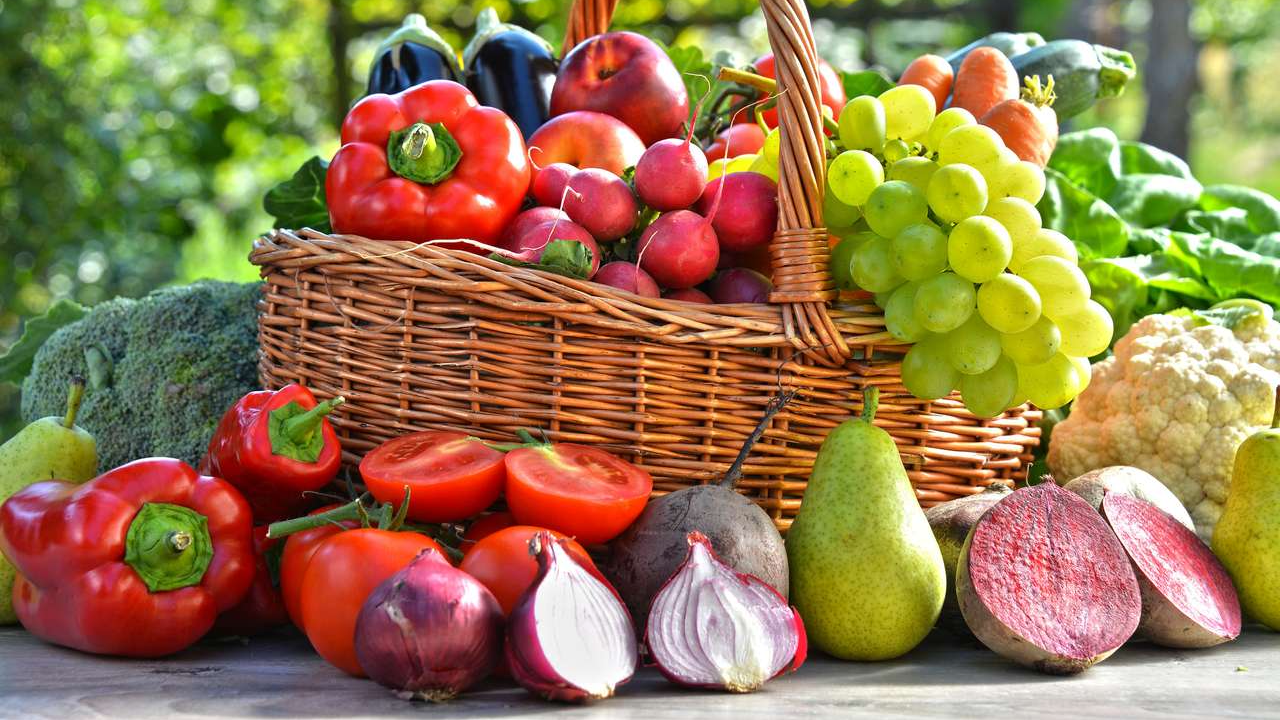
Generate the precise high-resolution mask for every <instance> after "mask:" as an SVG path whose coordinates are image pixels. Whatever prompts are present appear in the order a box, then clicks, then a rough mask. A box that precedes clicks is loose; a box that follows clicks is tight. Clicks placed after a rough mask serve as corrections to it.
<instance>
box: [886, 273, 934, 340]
mask: <svg viewBox="0 0 1280 720" xmlns="http://www.w3.org/2000/svg"><path fill="white" fill-rule="evenodd" d="M919 286H920V283H914V282H909V283H903V284H902V285H899V286H898V289H897V290H894V291H893V294H892V295H890V296H889V301H888V302H886V303H885V304H884V306H883V307H884V329H885V330H888V331H889V334H890V335H892V336H893V337H894V338H895V339H897V340H901V341H903V342H915V341H917V340H919V339H920V338H922V337H924V334H925V329H924V326H923V325H921V324H920V323H918V322H916V314H915V305H916V288H918V287H919Z"/></svg>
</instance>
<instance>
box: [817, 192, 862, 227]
mask: <svg viewBox="0 0 1280 720" xmlns="http://www.w3.org/2000/svg"><path fill="white" fill-rule="evenodd" d="M822 219H823V221H824V222H825V223H826V224H827V228H828V229H830V230H840V229H842V228H850V227H853V224H854V223H856V222H858V221H859V220H861V219H862V210H860V209H859V208H856V207H854V206H852V205H845V204H844V203H842V202H840V201H839V200H838V199H836V194H835V193H833V192H825V193H822Z"/></svg>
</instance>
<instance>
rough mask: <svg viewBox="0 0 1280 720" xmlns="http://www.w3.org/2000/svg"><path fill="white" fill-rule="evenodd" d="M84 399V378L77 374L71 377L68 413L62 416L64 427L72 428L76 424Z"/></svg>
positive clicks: (68, 393)
mask: <svg viewBox="0 0 1280 720" xmlns="http://www.w3.org/2000/svg"><path fill="white" fill-rule="evenodd" d="M83 400H84V378H83V377H81V376H79V375H76V376H74V377H72V378H71V390H70V391H68V392H67V414H66V415H64V416H63V418H62V427H64V428H67V429H71V428H73V427H75V426H76V415H77V414H79V413H80V403H81V402H82V401H83Z"/></svg>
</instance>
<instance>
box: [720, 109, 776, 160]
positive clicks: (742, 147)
mask: <svg viewBox="0 0 1280 720" xmlns="http://www.w3.org/2000/svg"><path fill="white" fill-rule="evenodd" d="M743 115H744V116H746V113H744V114H743ZM764 138H765V135H764V130H762V129H760V126H759V125H757V124H755V123H754V122H743V123H738V124H736V125H730V126H729V127H727V128H725V129H723V130H721V131H720V132H719V133H717V134H716V139H715V141H714V142H712V143H711V144H710V145H708V146H707V149H706V156H707V162H712V161H715V160H719V159H721V158H735V157H738V156H739V155H752V154H755V153H758V152H760V150H761V148H763V147H764Z"/></svg>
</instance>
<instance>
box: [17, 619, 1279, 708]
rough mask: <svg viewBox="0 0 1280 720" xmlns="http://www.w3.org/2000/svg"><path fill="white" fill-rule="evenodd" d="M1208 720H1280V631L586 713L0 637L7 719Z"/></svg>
mask: <svg viewBox="0 0 1280 720" xmlns="http://www.w3.org/2000/svg"><path fill="white" fill-rule="evenodd" d="M552 711H565V712H572V713H573V714H574V715H575V716H576V717H609V718H646V719H653V720H665V719H668V718H669V719H671V720H675V719H677V718H678V719H680V720H685V719H688V718H719V717H725V718H733V719H734V720H745V719H748V718H768V719H769V720H774V719H776V718H782V717H786V718H791V717H805V718H808V717H827V716H832V715H839V716H844V717H876V718H925V717H929V718H932V717H973V718H983V719H985V720H989V719H990V718H995V717H1019V718H1052V719H1053V720H1059V719H1060V718H1066V717H1096V718H1103V717H1116V718H1156V717H1159V718H1184V717H1185V718H1203V717H1206V716H1216V717H1240V718H1245V717H1272V718H1274V717H1280V634H1275V633H1268V632H1265V631H1262V630H1260V629H1255V630H1252V631H1250V632H1248V633H1246V634H1245V635H1244V636H1243V637H1242V638H1241V639H1240V640H1238V641H1237V642H1235V643H1233V644H1231V645H1228V646H1225V647H1220V648H1215V649H1211V650H1202V651H1195V652H1192V651H1175V650H1166V649H1162V648H1157V647H1153V646H1150V645H1146V644H1141V643H1135V644H1133V645H1130V646H1129V647H1126V648H1123V649H1122V650H1121V651H1120V652H1118V653H1116V655H1115V656H1114V657H1113V658H1112V659H1110V660H1108V661H1107V662H1104V663H1102V664H1101V665H1098V666H1097V667H1094V668H1093V669H1091V670H1089V671H1088V672H1086V673H1084V674H1083V675H1080V676H1077V677H1074V678H1051V677H1046V676H1042V675H1039V674H1037V673H1034V672H1031V671H1028V670H1024V669H1022V668H1019V667H1016V666H1013V665H1010V664H1008V663H1006V662H1004V661H1002V660H1001V659H1000V658H998V657H996V656H995V655H993V654H992V653H990V652H987V651H986V650H983V649H981V648H979V647H977V646H975V645H973V644H965V643H961V642H957V641H956V640H955V639H954V638H953V637H951V636H950V635H947V634H946V633H943V632H936V633H934V635H933V636H932V637H931V638H930V639H929V640H928V641H927V642H926V643H925V644H924V645H923V646H922V647H920V648H918V649H917V650H915V651H914V652H912V653H911V654H909V655H908V656H907V657H906V658H904V659H902V660H900V661H897V662H888V663H876V664H858V663H841V662H836V661H834V660H830V659H828V658H823V657H815V658H811V659H810V662H809V663H808V664H806V665H805V666H804V668H802V669H801V671H800V672H799V673H797V674H795V675H792V676H789V677H787V678H783V679H781V680H778V681H776V682H773V683H770V684H769V685H768V686H767V688H766V689H765V690H764V691H761V692H759V693H756V694H753V695H745V696H729V695H723V694H719V693H709V692H690V691H682V690H679V689H677V688H674V687H673V686H671V685H670V684H668V683H667V682H666V681H665V680H663V679H662V677H661V676H659V675H658V674H657V673H656V672H655V671H653V670H651V669H647V670H645V671H643V672H642V673H641V674H640V676H638V677H637V678H636V679H635V680H633V681H632V682H631V683H630V684H629V685H627V686H626V687H625V688H624V689H623V690H622V692H621V694H620V696H619V697H618V698H616V699H613V700H608V701H605V702H601V703H598V704H595V705H592V706H588V707H586V708H569V707H566V706H563V705H554V704H549V703H545V702H542V701H540V700H537V699H534V698H532V697H530V696H529V695H527V694H526V693H525V692H524V691H522V690H520V689H518V688H514V687H506V686H502V685H499V684H496V683H495V684H491V685H489V686H487V687H486V688H485V689H483V690H481V691H479V692H475V693H470V694H468V695H466V696H464V697H463V698H460V699H459V700H457V701H455V702H453V703H450V704H448V705H445V706H427V705H424V704H422V703H408V702H404V701H401V700H398V699H397V698H395V697H393V696H392V695H391V694H390V693H389V692H388V691H387V690H385V689H383V688H381V687H379V686H378V685H376V684H374V683H372V682H369V681H366V680H356V679H354V678H350V677H347V676H346V675H344V674H342V673H341V672H339V671H337V670H335V669H333V668H332V667H329V666H328V665H326V664H325V663H324V662H323V661H321V660H320V659H319V658H318V657H317V656H316V655H315V654H314V653H312V652H311V649H310V648H309V647H308V646H307V643H306V640H305V639H303V638H302V637H300V636H298V635H297V634H295V633H292V632H281V633H279V634H275V635H272V636H268V637H265V638H260V639H257V640H254V641H252V642H249V643H248V644H244V643H240V642H211V643H203V644H201V645H199V646H197V647H195V648H192V649H190V650H188V651H186V652H184V653H181V654H179V655H178V656H176V657H173V658H168V659H165V660H155V661H138V660H123V659H114V658H99V657H93V656H89V655H84V654H81V653H77V652H74V651H71V650H65V649H62V648H57V647H53V646H50V645H46V644H44V643H41V642H40V641H38V640H36V639H34V638H33V637H31V636H30V635H28V634H27V633H25V632H23V631H21V630H18V629H4V630H0V715H2V716H4V717H42V718H56V719H57V720H65V719H66V718H69V717H85V716H97V717H120V718H153V717H155V718H186V717H320V718H325V717H374V716H376V717H379V718H388V717H393V716H413V717H423V716H424V714H429V715H433V716H436V717H445V716H447V717H461V718H490V717H535V716H538V715H541V714H543V713H547V712H552Z"/></svg>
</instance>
